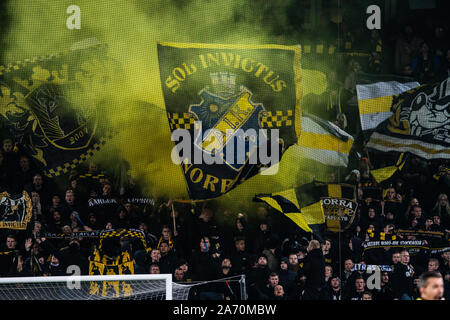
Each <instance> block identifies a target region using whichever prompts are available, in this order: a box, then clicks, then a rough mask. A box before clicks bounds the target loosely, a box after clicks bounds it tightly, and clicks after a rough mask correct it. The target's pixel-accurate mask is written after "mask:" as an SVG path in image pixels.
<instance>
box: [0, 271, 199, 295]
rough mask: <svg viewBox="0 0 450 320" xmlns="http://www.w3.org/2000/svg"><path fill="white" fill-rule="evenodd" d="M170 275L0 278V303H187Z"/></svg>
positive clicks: (183, 289) (184, 288)
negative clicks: (99, 301) (163, 301)
mask: <svg viewBox="0 0 450 320" xmlns="http://www.w3.org/2000/svg"><path fill="white" fill-rule="evenodd" d="M191 287H192V285H186V284H178V283H173V282H172V275H170V274H149V275H100V276H57V277H17V278H0V300H111V299H120V300H187V298H188V295H189V290H190V288H191Z"/></svg>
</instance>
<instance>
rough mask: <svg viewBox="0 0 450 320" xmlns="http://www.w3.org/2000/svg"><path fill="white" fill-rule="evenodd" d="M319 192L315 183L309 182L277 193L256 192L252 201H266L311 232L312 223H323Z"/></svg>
mask: <svg viewBox="0 0 450 320" xmlns="http://www.w3.org/2000/svg"><path fill="white" fill-rule="evenodd" d="M320 192H321V190H320V188H317V186H316V183H315V182H311V183H307V184H305V185H302V186H300V187H297V188H292V189H289V190H285V191H281V192H277V193H271V194H257V195H255V198H254V201H263V202H265V203H267V204H268V205H270V206H271V207H272V208H274V209H276V210H278V211H280V212H281V213H283V214H284V215H285V216H286V217H287V218H289V219H291V220H292V221H293V222H294V223H295V224H296V225H298V226H299V227H300V228H301V229H303V230H305V231H307V232H311V233H313V230H312V229H311V226H312V225H317V224H323V223H325V218H324V213H323V209H322V205H321V203H320V196H321V193H320Z"/></svg>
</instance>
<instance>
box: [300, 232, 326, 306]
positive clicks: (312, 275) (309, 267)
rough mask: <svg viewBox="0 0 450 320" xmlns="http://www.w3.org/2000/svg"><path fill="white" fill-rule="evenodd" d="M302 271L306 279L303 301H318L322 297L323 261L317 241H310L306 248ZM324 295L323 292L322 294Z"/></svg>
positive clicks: (324, 284) (323, 282) (323, 280)
mask: <svg viewBox="0 0 450 320" xmlns="http://www.w3.org/2000/svg"><path fill="white" fill-rule="evenodd" d="M307 251H308V254H307V256H306V259H305V262H304V265H303V271H304V275H305V277H306V281H305V291H304V293H303V300H318V299H321V298H323V297H324V295H323V294H321V293H322V291H324V288H325V286H326V283H325V259H324V257H323V252H322V249H321V246H320V243H319V241H317V240H311V241H310V242H309V245H308V248H307ZM323 293H324V292H323Z"/></svg>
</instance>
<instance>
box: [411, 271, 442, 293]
mask: <svg viewBox="0 0 450 320" xmlns="http://www.w3.org/2000/svg"><path fill="white" fill-rule="evenodd" d="M417 287H418V288H419V291H420V298H417V300H443V296H444V280H443V279H442V275H441V274H440V273H439V272H436V271H428V272H424V273H422V274H421V275H420V277H419V281H418V283H417Z"/></svg>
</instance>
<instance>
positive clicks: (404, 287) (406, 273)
mask: <svg viewBox="0 0 450 320" xmlns="http://www.w3.org/2000/svg"><path fill="white" fill-rule="evenodd" d="M409 259H410V257H409V252H408V250H402V251H401V252H400V262H398V263H397V264H395V265H394V266H393V272H392V289H393V291H394V297H395V298H397V299H400V300H411V297H412V295H413V293H414V284H413V275H414V270H413V269H412V267H411V266H410V265H409Z"/></svg>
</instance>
